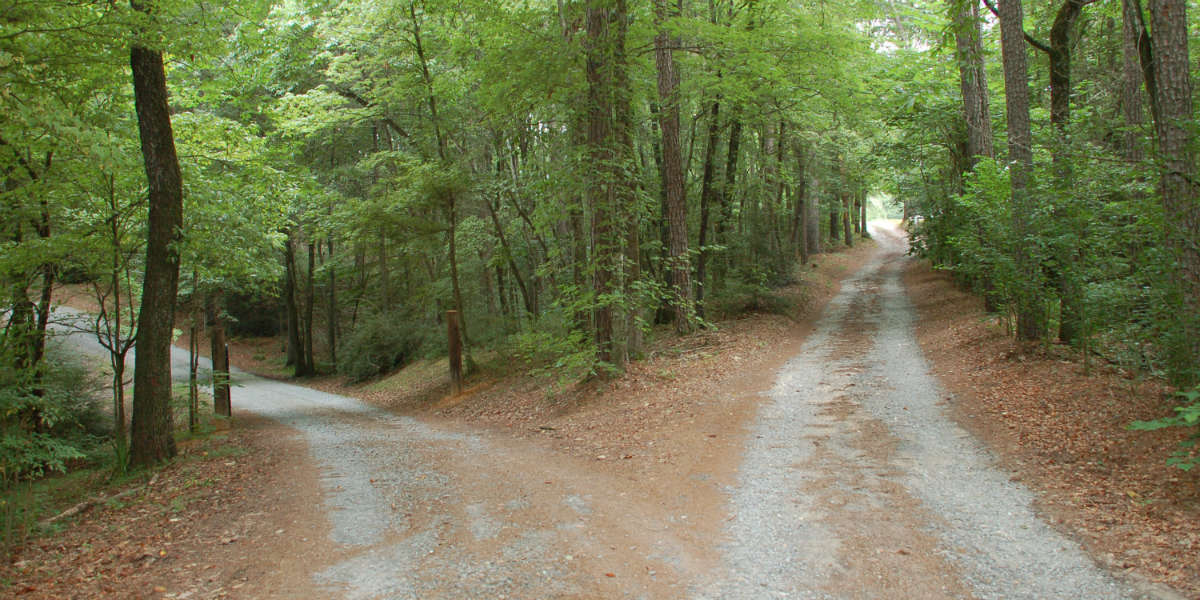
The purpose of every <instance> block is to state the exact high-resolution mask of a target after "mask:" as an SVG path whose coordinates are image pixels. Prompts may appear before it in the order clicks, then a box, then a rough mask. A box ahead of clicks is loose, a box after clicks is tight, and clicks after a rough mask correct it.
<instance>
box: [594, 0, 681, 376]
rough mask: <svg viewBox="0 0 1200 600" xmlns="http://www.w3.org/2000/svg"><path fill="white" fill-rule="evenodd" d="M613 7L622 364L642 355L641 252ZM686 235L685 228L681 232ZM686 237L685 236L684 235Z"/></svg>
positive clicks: (622, 26)
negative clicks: (621, 233) (621, 259)
mask: <svg viewBox="0 0 1200 600" xmlns="http://www.w3.org/2000/svg"><path fill="white" fill-rule="evenodd" d="M617 4H618V6H617V11H618V18H617V19H616V20H615V21H614V23H615V24H616V33H617V43H615V44H613V62H612V64H613V74H612V81H613V92H614V93H613V141H614V142H616V150H615V153H614V156H615V157H616V165H614V166H615V167H616V186H617V197H616V198H617V204H616V211H617V215H618V216H617V222H618V223H623V224H624V226H625V235H624V238H625V240H624V242H625V248H624V250H625V261H624V263H623V264H622V265H621V266H620V269H619V270H620V272H621V275H622V282H621V286H622V291H623V293H624V295H625V298H626V301H625V303H623V304H622V305H620V308H621V309H622V310H621V311H620V312H622V313H624V314H623V315H622V317H623V320H624V326H623V329H622V332H621V335H620V336H619V338H618V342H619V343H618V344H617V348H618V349H619V351H620V357H619V362H621V363H624V362H626V361H627V360H628V358H629V357H630V356H638V355H641V353H642V344H643V335H642V326H641V323H642V320H643V318H642V311H643V308H642V304H641V302H640V301H639V298H638V297H637V282H639V281H640V280H641V278H642V250H641V235H642V227H641V218H640V214H641V213H640V211H638V209H637V187H636V185H637V184H636V183H635V180H634V177H632V176H630V175H627V174H626V173H628V172H629V170H631V169H632V168H633V165H634V164H635V163H634V156H635V153H634V146H633V128H634V123H633V98H632V90H633V85H632V84H630V82H629V70H628V63H629V61H628V57H627V54H626V51H625V38H626V37H627V34H628V33H629V19H628V18H627V17H626V7H625V0H620V1H619V2H618V3H617ZM685 232H686V229H685ZM685 235H686V234H685Z"/></svg>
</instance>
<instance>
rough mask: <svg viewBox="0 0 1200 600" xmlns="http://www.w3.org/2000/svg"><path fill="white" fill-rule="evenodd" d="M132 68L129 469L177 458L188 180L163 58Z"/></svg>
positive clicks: (146, 52) (142, 56) (148, 55)
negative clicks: (133, 271) (139, 227)
mask: <svg viewBox="0 0 1200 600" xmlns="http://www.w3.org/2000/svg"><path fill="white" fill-rule="evenodd" d="M134 8H135V9H139V8H140V7H138V6H136V5H135V6H134ZM129 62H130V66H131V67H132V70H133V95H134V106H135V107H136V110H137V117H138V133H139V136H140V138H141V145H142V157H143V159H144V160H143V162H144V163H145V168H146V178H147V180H148V182H149V200H150V202H149V204H150V211H149V217H148V221H147V222H148V229H147V234H146V271H145V277H144V279H143V287H142V306H141V311H140V313H139V315H138V324H139V330H138V342H137V353H136V355H135V357H134V376H133V426H132V430H131V434H130V447H129V453H130V462H131V464H133V465H134V466H148V465H152V464H155V463H158V462H160V461H163V460H167V459H170V458H171V457H173V456H175V435H174V419H173V417H172V414H171V338H172V337H173V332H174V324H175V296H176V293H177V292H178V286H179V246H180V244H179V241H180V231H181V230H182V228H183V177H182V176H181V175H180V171H179V159H178V158H177V156H176V154H175V135H174V133H173V132H172V131H171V112H170V107H169V106H168V104H167V78H166V72H165V70H164V68H163V60H162V52H159V51H155V50H150V49H148V48H143V47H140V46H136V45H135V46H133V48H132V49H131V50H130V61H129Z"/></svg>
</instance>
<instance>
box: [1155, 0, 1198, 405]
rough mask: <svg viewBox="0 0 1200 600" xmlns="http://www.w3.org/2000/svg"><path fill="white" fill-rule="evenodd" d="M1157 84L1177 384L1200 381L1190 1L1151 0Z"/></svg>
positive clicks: (1196, 207) (1162, 193) (1196, 185)
mask: <svg viewBox="0 0 1200 600" xmlns="http://www.w3.org/2000/svg"><path fill="white" fill-rule="evenodd" d="M1150 18H1151V26H1152V27H1153V29H1154V80H1155V84H1156V89H1157V93H1158V101H1157V105H1158V117H1157V119H1156V120H1155V129H1156V131H1157V132H1158V148H1159V153H1160V155H1161V178H1160V180H1159V194H1160V195H1161V197H1162V204H1163V211H1164V213H1165V217H1166V219H1165V223H1166V228H1167V230H1166V235H1165V237H1166V241H1167V246H1168V247H1169V248H1170V250H1171V252H1172V253H1173V254H1174V259H1175V264H1176V271H1175V272H1176V275H1177V285H1178V292H1177V296H1176V297H1177V298H1178V301H1177V302H1178V308H1179V313H1178V314H1179V317H1180V318H1179V323H1178V329H1177V330H1176V331H1175V332H1173V334H1174V336H1176V339H1177V342H1176V343H1175V344H1174V346H1175V350H1174V354H1175V355H1174V356H1172V357H1171V358H1172V359H1173V360H1172V363H1173V367H1174V368H1173V372H1174V375H1175V379H1176V380H1178V381H1179V382H1180V383H1183V384H1194V383H1195V382H1196V381H1198V380H1200V193H1198V191H1200V190H1198V184H1197V181H1196V150H1195V144H1196V136H1195V134H1194V133H1193V131H1194V130H1193V128H1192V118H1193V116H1194V115H1193V106H1192V82H1191V76H1190V73H1189V69H1188V21H1187V2H1185V1H1184V0H1151V1H1150Z"/></svg>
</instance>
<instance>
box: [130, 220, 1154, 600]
mask: <svg viewBox="0 0 1200 600" xmlns="http://www.w3.org/2000/svg"><path fill="white" fill-rule="evenodd" d="M875 234H876V239H877V240H879V242H880V245H879V250H878V251H877V253H876V254H875V256H874V257H873V258H872V259H871V260H870V261H869V262H868V264H866V266H864V267H863V268H862V269H860V270H859V271H858V272H857V273H856V274H854V275H853V276H851V277H850V278H849V279H847V280H846V282H845V283H844V284H843V287H842V290H841V292H840V293H839V294H838V295H837V297H836V298H834V300H833V301H832V302H831V303H830V305H829V306H828V307H827V309H826V310H825V312H824V313H823V315H822V316H821V317H820V319H819V321H818V322H817V324H816V329H815V331H814V332H813V333H812V334H811V335H810V336H809V337H808V338H807V341H806V342H805V343H804V345H803V348H802V349H801V351H800V352H799V355H798V356H797V357H796V358H794V359H793V360H792V361H791V362H789V363H788V364H787V365H786V366H785V367H784V368H783V369H782V370H781V371H780V372H779V373H778V375H777V377H776V378H775V379H776V382H775V387H774V389H773V390H772V392H771V393H770V396H769V397H767V398H763V399H761V401H756V400H754V399H747V400H738V401H735V402H733V403H732V404H722V403H720V402H715V401H714V402H713V403H712V404H711V405H710V406H707V407H706V408H704V409H700V410H705V411H708V412H711V413H713V414H699V415H691V416H690V417H689V419H690V420H688V421H687V422H686V423H684V424H682V425H680V427H678V428H677V429H673V430H671V433H670V437H671V438H672V439H663V440H648V441H647V442H646V443H647V444H648V445H649V444H652V443H654V442H659V444H658V446H655V447H656V448H661V447H663V446H669V447H671V448H673V449H675V450H677V451H678V452H679V453H681V454H680V455H681V456H682V455H686V456H687V457H688V461H687V465H688V466H687V467H686V468H683V467H681V466H679V465H675V464H672V463H671V462H665V463H661V464H660V463H659V461H657V460H650V456H646V457H642V456H638V457H632V456H607V457H606V456H592V457H590V458H589V457H584V456H579V455H570V454H567V453H563V452H559V451H556V450H555V448H554V447H553V446H552V445H547V444H537V443H532V442H531V441H529V440H523V439H516V438H514V437H512V436H511V435H506V434H504V433H503V432H499V431H483V430H480V429H477V428H473V427H468V426H467V425H463V424H460V423H455V422H452V421H445V420H433V421H431V420H425V419H414V418H410V417H401V416H396V415H394V414H392V413H389V412H387V411H384V410H381V409H379V408H375V407H372V406H369V405H367V404H365V403H363V402H361V401H359V400H355V399H351V398H347V397H344V396H338V395H334V394H328V393H324V392H321V391H317V390H314V389H309V388H305V387H300V386H295V385H290V384H287V383H283V382H279V381H274V380H269V379H263V378H259V377H255V376H252V375H248V374H245V373H235V383H236V385H237V387H236V388H235V391H234V395H235V400H234V406H235V411H251V412H253V413H255V414H257V415H261V416H265V417H269V418H270V420H271V421H272V422H274V423H278V425H272V426H264V431H263V432H262V433H263V434H264V435H272V432H273V430H275V431H282V430H279V429H278V428H279V427H280V425H282V426H284V428H285V430H286V431H294V432H299V435H298V436H297V438H298V439H297V440H296V441H295V443H294V444H293V446H294V448H295V449H294V450H291V452H303V450H299V448H301V447H304V448H307V454H308V456H309V457H310V458H311V461H305V460H302V459H300V458H299V457H295V459H294V462H295V463H296V464H301V463H305V469H306V470H305V471H304V472H300V471H298V472H297V474H296V475H295V476H294V479H292V480H290V482H289V483H290V487H291V488H292V489H291V490H283V491H282V492H281V494H282V495H283V496H284V497H290V498H291V499H292V500H290V501H276V502H275V504H274V505H275V506H284V507H286V509H287V510H288V511H290V512H289V514H287V515H275V516H273V517H271V518H272V519H274V521H280V524H279V525H275V524H272V525H271V526H270V528H271V530H272V531H274V532H275V533H276V534H277V535H276V537H275V538H273V539H272V540H271V541H269V542H263V543H262V544H260V545H259V546H257V547H256V548H257V552H258V554H256V555H252V556H246V557H245V561H246V567H245V569H244V570H243V571H244V572H240V574H238V578H239V579H237V580H238V581H241V582H243V583H239V584H238V585H242V586H243V587H240V588H236V587H232V588H231V587H230V586H225V587H223V588H222V589H223V591H222V592H221V593H220V594H214V596H213V597H217V596H219V597H235V598H242V597H245V598H251V597H252V598H272V597H274V598H301V597H303V598H322V597H327V598H350V599H364V600H367V599H383V598H387V599H406V598H430V599H436V598H624V597H629V598H688V597H691V598H713V599H716V598H721V599H727V598H728V599H739V598H756V599H757V598H782V597H793V598H795V597H799V598H884V597H888V598H901V597H903V598H1084V597H1086V598H1097V599H1100V598H1136V597H1139V596H1138V595H1137V594H1136V593H1135V592H1133V591H1131V590H1129V589H1127V588H1125V587H1124V586H1123V585H1122V584H1121V583H1119V582H1117V581H1115V580H1114V579H1113V578H1111V577H1110V576H1109V575H1108V574H1107V573H1105V572H1104V571H1102V570H1101V569H1098V568H1097V567H1096V566H1095V565H1094V564H1093V563H1092V561H1091V560H1090V559H1089V558H1088V557H1087V556H1086V555H1085V554H1084V553H1083V552H1082V551H1081V550H1080V549H1079V548H1078V546H1077V545H1076V544H1075V543H1074V542H1072V541H1070V540H1068V539H1065V538H1063V537H1062V536H1061V535H1059V534H1057V533H1055V532H1054V531H1053V530H1052V529H1051V528H1049V527H1048V526H1047V525H1045V524H1044V523H1043V522H1042V521H1041V520H1039V518H1038V517H1037V515H1036V514H1035V513H1034V511H1033V509H1032V508H1031V494H1030V493H1029V492H1028V491H1027V490H1026V489H1025V488H1023V487H1022V486H1021V485H1020V484H1018V483H1015V482H1013V481H1010V479H1009V476H1008V475H1007V474H1006V473H1004V472H1002V471H1001V470H999V469H997V468H996V467H995V466H994V465H993V461H992V459H991V458H990V456H989V455H988V454H987V453H986V452H985V451H984V450H983V449H982V448H981V446H980V445H979V443H977V442H976V441H975V440H974V438H972V437H971V436H970V435H969V434H968V433H966V432H965V431H964V430H962V429H960V428H959V427H958V426H956V425H954V424H953V422H952V421H951V420H950V418H949V417H948V416H947V414H946V411H945V410H944V408H943V406H942V400H943V399H944V394H943V393H942V392H941V391H940V388H939V386H938V385H937V382H936V380H935V379H934V378H933V377H932V376H931V375H929V373H928V367H927V365H926V364H925V362H924V359H923V358H921V353H920V350H919V349H918V347H917V344H916V341H915V339H914V338H913V321H914V316H913V311H912V307H911V306H910V305H909V303H908V300H907V298H906V297H905V294H904V292H903V289H902V288H901V286H900V283H899V274H900V270H901V266H902V264H903V263H904V261H906V260H908V259H906V258H905V257H904V256H903V251H904V248H905V244H904V240H903V237H902V236H901V235H899V234H898V233H896V232H895V231H891V230H886V229H883V230H880V229H877V230H876V231H875ZM771 351H773V352H776V353H779V352H780V351H781V350H780V349H779V348H776V349H773V350H768V352H771ZM180 354H181V356H182V353H180ZM182 362H183V364H186V361H182ZM176 371H177V372H182V370H181V369H180V368H178V367H177V368H176ZM722 393H724V392H722ZM756 403H758V404H759V406H758V408H757V411H755V409H754V408H753V407H754V405H755V404H756ZM698 406H704V403H700V404H699V405H698ZM718 407H720V408H718ZM738 407H741V408H738ZM735 408H736V410H734V409H735ZM726 409H728V410H729V412H728V413H726V412H721V411H725V410H726ZM713 411H717V412H719V413H720V414H717V412H713ZM739 411H740V412H739ZM735 413H736V414H737V415H742V414H743V413H745V416H735ZM264 422H265V421H264ZM741 422H745V423H746V426H745V429H744V430H742V429H741V428H739V427H738V425H737V424H738V423H741ZM722 425H723V426H724V428H722ZM681 440H686V441H681ZM625 458H632V459H633V460H621V459H625ZM614 459H616V460H614ZM309 463H311V464H310V465H309ZM310 466H311V467H315V469H312V468H309V467H310ZM674 471H678V472H674ZM304 473H309V474H307V475H305V474H304ZM283 479H285V481H286V477H285V478H283ZM285 487H287V483H285ZM314 488H317V489H314ZM306 503H307V504H306ZM276 517H278V518H276ZM274 521H273V522H274ZM283 521H286V523H285V522H283ZM260 529H261V528H260ZM239 543H240V542H239ZM232 545H236V544H232ZM256 574H257V575H256ZM167 595H168V596H169V595H170V594H167ZM201 596H203V597H208V596H205V595H204V594H203V593H201V594H200V595H199V596H197V597H201ZM149 597H155V596H149ZM178 597H182V596H178ZM189 597H192V596H189Z"/></svg>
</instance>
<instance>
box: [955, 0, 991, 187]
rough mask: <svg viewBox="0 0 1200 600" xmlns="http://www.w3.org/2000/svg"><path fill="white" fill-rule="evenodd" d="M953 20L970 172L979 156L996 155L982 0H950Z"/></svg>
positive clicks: (967, 165) (967, 163)
mask: <svg viewBox="0 0 1200 600" xmlns="http://www.w3.org/2000/svg"><path fill="white" fill-rule="evenodd" d="M949 2H950V5H951V7H952V9H951V10H952V12H953V20H954V41H955V58H956V59H957V61H958V74H959V86H960V90H961V92H962V101H963V115H964V117H965V118H966V122H967V162H966V165H965V166H966V168H967V169H968V170H970V169H973V168H975V163H976V162H978V161H979V157H981V156H986V157H989V158H991V157H993V156H995V154H994V151H993V149H992V117H991V110H990V107H989V106H988V89H987V75H986V71H985V69H984V64H983V39H982V35H981V34H980V31H979V0H965V1H964V0H949Z"/></svg>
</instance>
